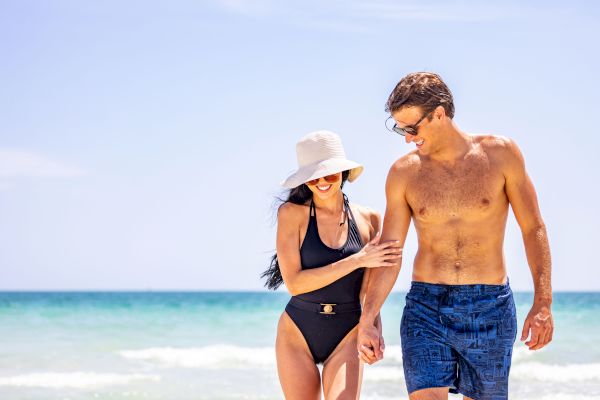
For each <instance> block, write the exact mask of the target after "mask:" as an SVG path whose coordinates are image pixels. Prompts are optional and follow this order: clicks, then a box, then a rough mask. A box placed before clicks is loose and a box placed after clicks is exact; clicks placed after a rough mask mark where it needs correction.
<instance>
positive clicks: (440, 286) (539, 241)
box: [357, 73, 553, 400]
mask: <svg viewBox="0 0 600 400" xmlns="http://www.w3.org/2000/svg"><path fill="white" fill-rule="evenodd" d="M386 111H389V112H390V113H391V117H392V118H393V119H394V121H395V125H394V128H393V130H394V131H395V132H397V133H399V134H400V135H403V136H404V137H405V140H406V143H414V144H415V145H416V147H417V148H416V149H415V150H414V151H411V152H410V153H408V154H406V155H405V156H403V157H401V158H400V159H399V160H397V161H396V162H395V163H394V164H393V165H392V167H391V169H390V171H389V174H388V177H387V182H386V198H387V206H386V211H385V217H384V222H383V232H382V236H381V242H382V243H383V242H385V241H389V240H398V241H399V242H400V245H401V246H403V245H404V241H405V239H406V234H407V231H408V226H409V224H410V221H411V218H412V220H413V222H414V224H415V229H416V231H417V236H418V242H419V248H418V251H417V255H416V257H415V260H414V267H413V274H412V279H413V282H412V285H411V289H410V291H409V293H408V294H407V296H406V306H405V308H404V312H403V315H402V322H401V327H400V335H401V342H402V355H403V364H404V375H405V380H406V385H407V390H408V392H409V396H410V399H411V400H424V399H427V400H430V399H431V400H437V399H447V398H448V391H451V392H453V393H461V394H463V395H464V396H465V399H476V400H488V399H489V400H492V399H493V400H500V399H506V398H507V397H508V373H509V369H510V363H511V356H512V348H513V344H514V341H515V338H516V334H517V321H516V318H515V305H514V300H513V296H512V292H511V289H510V287H509V283H508V278H507V276H506V266H505V263H504V255H503V249H502V246H503V241H504V231H505V226H506V218H507V215H508V206H509V204H510V205H511V207H512V209H513V212H514V214H515V217H516V219H517V222H518V224H519V227H520V228H521V232H522V234H523V242H524V243H525V249H526V252H527V261H528V263H529V267H530V269H531V273H532V276H533V281H534V287H535V295H534V301H533V306H532V307H531V311H530V312H529V314H528V315H527V319H526V320H525V323H524V326H523V331H522V334H521V341H525V340H527V338H529V340H528V341H527V342H526V343H525V344H526V345H527V346H528V347H529V349H530V350H537V349H541V348H542V347H544V346H545V345H546V344H548V343H549V342H550V341H551V340H552V333H553V321H552V314H551V311H550V306H551V304H552V289H551V285H550V269H551V268H550V264H551V262H550V248H549V245H548V239H547V236H546V228H545V226H544V222H543V220H542V217H541V215H540V211H539V207H538V202H537V198H536V193H535V189H534V187H533V184H532V182H531V180H530V178H529V176H528V175H527V172H526V171H525V165H524V161H523V156H522V155H521V152H520V151H519V148H518V147H517V145H516V144H515V143H514V142H513V141H512V140H511V139H508V138H506V137H501V136H492V135H480V136H479V135H478V136H475V135H470V134H467V133H465V132H463V131H461V130H460V129H459V127H458V126H457V125H456V124H455V123H454V121H453V120H452V117H453V116H454V104H453V100H452V94H451V93H450V90H449V89H448V87H447V86H446V84H445V83H444V82H443V81H442V80H441V78H440V77H439V76H438V75H436V74H432V73H414V74H409V75H407V76H406V77H405V78H403V79H402V80H401V81H400V82H399V83H398V85H397V86H396V87H395V89H394V90H393V92H392V93H391V95H390V97H389V99H388V101H387V104H386ZM400 264H401V261H400V262H398V265H397V266H396V267H395V268H380V269H378V270H377V271H373V273H372V274H371V276H370V279H369V282H368V288H367V291H366V300H365V303H364V306H363V312H362V316H361V318H360V323H359V333H358V342H357V348H358V351H359V357H360V358H361V359H362V360H363V361H365V362H367V363H369V364H371V363H373V362H375V361H377V360H378V359H381V358H382V356H383V346H382V345H381V347H380V341H379V334H378V332H377V330H376V329H375V328H374V326H373V322H374V320H375V317H376V316H377V314H378V313H379V310H380V308H381V306H382V304H383V302H384V300H385V298H386V297H387V295H388V294H389V292H390V290H391V289H392V287H393V285H394V282H395V281H396V278H397V277H398V273H399V272H400Z"/></svg>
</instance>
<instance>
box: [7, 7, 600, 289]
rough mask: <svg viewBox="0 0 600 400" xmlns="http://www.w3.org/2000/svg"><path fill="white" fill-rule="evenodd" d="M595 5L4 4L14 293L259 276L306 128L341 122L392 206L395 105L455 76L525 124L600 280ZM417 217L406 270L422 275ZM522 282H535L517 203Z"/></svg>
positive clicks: (498, 112) (567, 271) (244, 284)
mask: <svg viewBox="0 0 600 400" xmlns="http://www.w3.org/2000/svg"><path fill="white" fill-rule="evenodd" d="M599 22H600V6H599V5H598V3H595V2H592V1H588V2H582V1H575V2H573V1H569V2H567V1H563V2H556V1H543V2H542V1H539V2H529V3H528V4H526V5H525V4H521V2H517V1H508V2H506V1H497V2H486V3H485V4H484V3H482V2H476V1H407V2H401V3H400V2H395V1H391V0H390V1H364V2H363V1H346V2H342V1H316V0H313V1H286V2H277V1H270V0H262V1H245V0H214V1H204V2H196V1H168V2H166V1H165V2H162V3H159V2H149V1H126V2H123V1H112V0H109V1H96V2H80V1H51V2H48V1H23V0H19V1H16V0H15V1H6V0H0V60H1V62H0V221H1V223H0V289H12V290H15V289H185V290H192V289H199V290H205V289H206V290H221V289H222V290H236V289H248V290H260V289H261V287H262V282H260V281H259V279H258V275H259V273H260V272H261V271H262V270H264V269H265V268H266V266H267V263H268V259H269V257H270V255H271V253H272V251H273V250H274V247H275V227H274V225H273V223H272V222H273V221H272V219H271V217H272V215H271V204H272V200H273V196H274V195H276V194H278V193H280V188H279V187H278V183H279V182H280V181H281V180H282V179H283V178H284V177H285V176H287V174H288V173H289V172H291V171H293V170H294V169H295V167H296V155H295V143H296V141H297V140H298V138H300V137H301V136H303V135H304V134H306V133H308V132H310V131H314V130H318V129H330V130H333V131H336V132H338V133H339V134H340V136H341V137H342V140H343V142H344V145H345V147H346V152H347V154H348V156H349V157H350V158H352V159H354V160H356V161H359V162H361V163H363V164H364V165H365V172H364V174H363V175H362V177H361V178H360V179H359V180H357V181H356V182H355V183H353V184H349V185H348V187H347V188H348V189H347V193H348V196H349V197H350V199H351V201H354V202H357V203H360V204H365V205H369V206H371V207H373V208H375V209H377V210H379V211H380V212H383V211H384V208H385V198H384V182H385V177H386V174H387V171H388V169H389V166H390V165H391V164H392V163H393V161H394V160H395V159H397V158H398V157H399V156H401V155H402V154H404V153H405V152H407V151H408V150H409V149H410V146H408V145H405V144H404V143H403V141H402V140H401V138H400V137H398V136H394V135H393V134H391V133H389V132H387V131H386V130H385V127H384V120H385V118H386V117H387V115H386V114H385V112H384V111H383V109H384V103H385V100H386V99H387V96H388V94H389V92H390V91H391V90H392V88H393V87H394V85H395V84H396V82H397V81H398V80H399V79H400V78H401V77H402V76H404V75H405V74H406V73H409V72H414V71H419V70H429V71H434V72H437V73H439V74H440V75H441V76H442V77H443V78H444V79H445V80H446V82H447V84H448V85H449V86H450V88H451V90H452V91H453V93H454V98H455V105H456V117H455V121H456V122H457V123H458V125H459V126H460V127H461V128H463V129H464V130H467V131H469V132H473V133H495V134H501V135H506V136H510V137H512V138H514V139H515V140H516V142H517V143H518V144H519V145H520V147H521V149H522V151H523V153H524V154H525V158H526V162H527V168H528V170H529V173H530V175H531V176H532V178H533V181H534V184H535V185H536V188H537V191H538V195H539V198H540V205H541V209H542V213H543V216H544V219H545V221H546V224H547V226H548V231H549V235H550V241H551V246H552V253H553V260H554V287H555V289H557V290H600V272H599V268H600V265H599V263H598V261H597V257H596V254H595V250H594V249H595V246H597V243H596V241H597V238H598V237H597V236H596V232H597V230H598V227H600V216H599V215H598V207H597V202H598V198H599V194H600V193H599V189H598V182H600V179H599V178H600V176H599V175H600V171H599V168H598V157H599V156H598V146H599V145H600V139H599V138H598V128H597V125H598V124H597V122H596V120H595V117H596V113H595V107H596V103H597V96H598V93H600V79H599V78H598V75H597V74H598V71H599V70H600V62H599V58H598V51H597V47H598V46H597V39H598V37H600V28H598V27H599V26H600V24H599ZM415 250H416V248H415V235H414V231H412V228H411V233H410V236H409V238H408V241H407V245H406V248H405V261H404V267H403V270H402V272H401V274H400V278H399V280H398V283H397V285H396V288H397V289H406V288H407V287H408V283H409V281H410V270H411V264H412V258H413V257H414V254H415ZM505 253H506V260H507V264H508V268H509V273H510V277H511V284H512V286H513V288H515V289H517V290H527V289H530V288H531V287H532V286H531V277H530V273H529V270H528V266H527V263H526V259H525V256H524V251H523V245H522V241H521V236H520V232H519V230H518V228H517V226H516V224H515V222H514V218H513V217H512V215H511V216H510V220H509V226H508V231H507V236H506V241H505Z"/></svg>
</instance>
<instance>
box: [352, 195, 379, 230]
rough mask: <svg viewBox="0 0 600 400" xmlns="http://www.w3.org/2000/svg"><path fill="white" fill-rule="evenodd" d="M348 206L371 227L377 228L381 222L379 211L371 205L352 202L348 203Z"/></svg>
mask: <svg viewBox="0 0 600 400" xmlns="http://www.w3.org/2000/svg"><path fill="white" fill-rule="evenodd" d="M350 208H351V209H352V211H353V213H354V214H355V215H356V214H359V215H360V216H361V217H362V218H363V219H364V220H366V221H367V222H369V223H370V224H371V226H372V227H373V228H377V229H378V227H379V225H380V222H381V214H380V213H379V211H377V210H375V209H373V208H371V207H368V206H363V205H361V204H357V203H352V202H351V203H350Z"/></svg>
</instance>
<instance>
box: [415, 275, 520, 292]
mask: <svg viewBox="0 0 600 400" xmlns="http://www.w3.org/2000/svg"><path fill="white" fill-rule="evenodd" d="M509 289H510V284H509V279H508V278H507V279H506V283H503V284H500V285H489V284H483V283H477V284H470V285H447V284H441V283H428V282H418V281H412V282H411V286H410V290H411V291H427V292H430V293H434V294H435V293H439V294H442V293H472V294H486V293H500V292H503V291H507V290H509Z"/></svg>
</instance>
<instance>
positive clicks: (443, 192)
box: [406, 156, 506, 220]
mask: <svg viewBox="0 0 600 400" xmlns="http://www.w3.org/2000/svg"><path fill="white" fill-rule="evenodd" d="M406 193H407V200H408V203H409V205H410V207H411V208H412V210H413V213H414V216H415V218H417V219H442V220H444V219H452V218H459V219H464V218H469V217H470V216H472V217H481V216H482V215H483V214H485V213H487V212H492V210H494V209H495V208H497V207H499V206H500V205H505V204H506V195H505V194H504V175H503V174H502V171H501V170H500V168H499V167H497V166H495V165H494V164H493V163H491V162H490V161H489V160H488V159H487V157H485V156H472V157H468V158H467V159H466V160H463V161H460V162H456V163H454V164H452V165H450V164H443V163H438V162H424V163H423V164H422V165H420V166H419V168H418V169H417V170H416V172H415V174H414V175H413V177H412V179H410V181H409V184H408V187H407V191H406Z"/></svg>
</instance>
